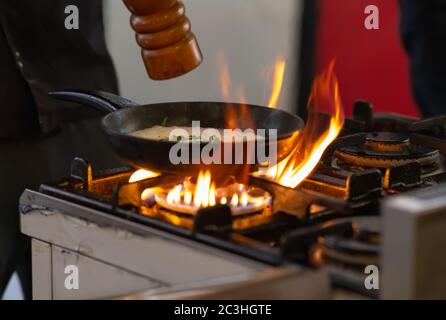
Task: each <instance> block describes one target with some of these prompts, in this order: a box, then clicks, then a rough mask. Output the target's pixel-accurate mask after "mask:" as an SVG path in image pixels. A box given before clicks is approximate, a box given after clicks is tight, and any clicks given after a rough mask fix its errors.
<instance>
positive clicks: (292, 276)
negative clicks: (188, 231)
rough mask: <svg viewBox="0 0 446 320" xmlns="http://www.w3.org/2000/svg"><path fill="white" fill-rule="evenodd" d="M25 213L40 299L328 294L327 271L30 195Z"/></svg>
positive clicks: (22, 203)
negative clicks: (251, 255)
mask: <svg viewBox="0 0 446 320" xmlns="http://www.w3.org/2000/svg"><path fill="white" fill-rule="evenodd" d="M20 210H21V228H22V232H23V233H24V234H26V235H28V236H30V237H31V238H32V271H33V298H34V299H109V298H125V299H127V298H135V299H154V298H156V299H158V298H184V297H189V298H193V297H210V296H212V295H213V296H214V297H220V298H229V299H230V298H283V299H299V298H301V299H315V298H319V299H320V298H322V299H324V298H328V297H329V281H328V277H327V276H326V274H325V272H323V271H318V272H314V271H308V270H306V269H304V268H298V267H296V266H288V267H282V268H271V266H269V265H266V264H263V263H260V262H257V261H254V260H251V259H247V258H244V257H241V256H239V255H236V254H232V253H229V252H226V251H223V250H220V249H216V248H214V247H211V246H209V245H205V244H201V243H198V242H195V241H192V240H189V239H185V238H182V237H178V236H176V235H172V234H169V233H167V232H163V231H160V230H157V229H153V228H150V227H147V226H144V225H140V224H137V223H133V222H130V221H126V220H124V219H120V218H117V217H114V216H112V215H109V214H105V213H102V212H99V211H95V210H92V209H89V208H86V207H83V206H79V205H75V204H72V203H69V202H66V201H64V200H60V199H57V198H53V197H50V196H48V195H44V194H41V193H38V192H34V191H30V190H26V191H25V192H24V193H23V195H22V197H21V200H20Z"/></svg>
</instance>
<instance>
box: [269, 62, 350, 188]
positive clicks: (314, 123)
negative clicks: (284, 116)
mask: <svg viewBox="0 0 446 320" xmlns="http://www.w3.org/2000/svg"><path fill="white" fill-rule="evenodd" d="M334 65H335V63H334V60H333V61H332V62H331V63H330V65H329V67H328V69H327V70H326V71H325V72H323V73H322V74H321V75H320V76H318V77H317V78H316V79H315V82H314V84H313V89H312V93H311V96H310V99H309V102H308V119H307V124H306V126H305V128H304V130H303V133H302V135H301V136H300V138H299V140H298V141H297V144H296V147H295V149H294V151H293V152H292V153H291V155H290V156H288V158H286V159H285V160H283V161H282V162H280V163H278V164H277V165H276V166H275V167H272V168H270V169H268V170H267V171H266V173H261V174H262V175H266V176H267V177H268V178H269V179H272V180H275V181H277V182H278V183H279V184H281V185H284V186H287V187H290V188H295V187H297V186H298V185H299V184H300V183H301V182H302V181H303V180H304V179H305V178H306V177H308V176H309V175H310V174H311V173H312V172H313V170H314V169H315V168H316V166H317V164H318V163H319V161H320V159H321V158H322V156H323V154H324V152H325V150H326V149H327V148H328V146H329V145H330V144H331V143H332V142H333V141H334V140H335V139H336V138H337V136H338V135H339V133H340V131H341V129H342V126H343V124H344V113H343V109H342V103H341V98H340V95H339V85H338V81H337V78H336V75H335V74H334ZM321 111H324V112H327V113H328V115H329V116H330V118H329V120H328V121H326V120H327V118H325V117H324V115H323V114H322V113H321Z"/></svg>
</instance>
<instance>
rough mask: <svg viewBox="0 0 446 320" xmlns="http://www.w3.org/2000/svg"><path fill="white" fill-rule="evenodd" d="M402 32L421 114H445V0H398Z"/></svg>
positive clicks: (426, 115) (429, 115) (427, 115)
mask: <svg viewBox="0 0 446 320" xmlns="http://www.w3.org/2000/svg"><path fill="white" fill-rule="evenodd" d="M400 4H401V32H402V36H403V41H404V45H405V47H406V49H407V51H408V53H409V56H410V63H411V74H412V86H413V90H414V94H415V98H416V100H417V102H418V105H419V106H420V108H421V111H422V113H423V116H425V117H431V116H436V115H440V114H445V113H446V82H445V79H446V60H445V57H446V0H428V1H416V0H400Z"/></svg>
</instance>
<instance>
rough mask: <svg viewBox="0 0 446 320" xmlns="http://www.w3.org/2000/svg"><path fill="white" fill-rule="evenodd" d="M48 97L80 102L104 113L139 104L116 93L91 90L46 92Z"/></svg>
mask: <svg viewBox="0 0 446 320" xmlns="http://www.w3.org/2000/svg"><path fill="white" fill-rule="evenodd" d="M48 94H49V96H50V97H52V98H54V99H57V100H62V101H68V102H75V103H80V104H82V105H85V106H89V107H92V108H95V109H96V110H98V111H101V112H103V113H105V114H108V113H112V112H115V111H117V110H120V109H125V108H129V107H136V106H139V104H138V103H136V102H133V101H131V100H128V99H126V98H122V97H120V96H118V95H115V94H112V93H108V92H103V91H93V90H60V91H52V92H49V93H48Z"/></svg>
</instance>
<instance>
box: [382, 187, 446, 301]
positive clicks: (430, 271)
mask: <svg viewBox="0 0 446 320" xmlns="http://www.w3.org/2000/svg"><path fill="white" fill-rule="evenodd" d="M445 194H446V185H442V186H438V187H434V188H429V189H424V190H422V191H415V192H413V193H407V194H404V195H400V196H397V197H394V198H389V199H388V200H387V201H385V202H384V203H383V205H382V214H383V229H384V230H383V243H382V256H381V267H382V290H381V297H382V298H383V299H446V273H445V270H446V255H444V248H445V247H446V233H445V230H446V197H445Z"/></svg>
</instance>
